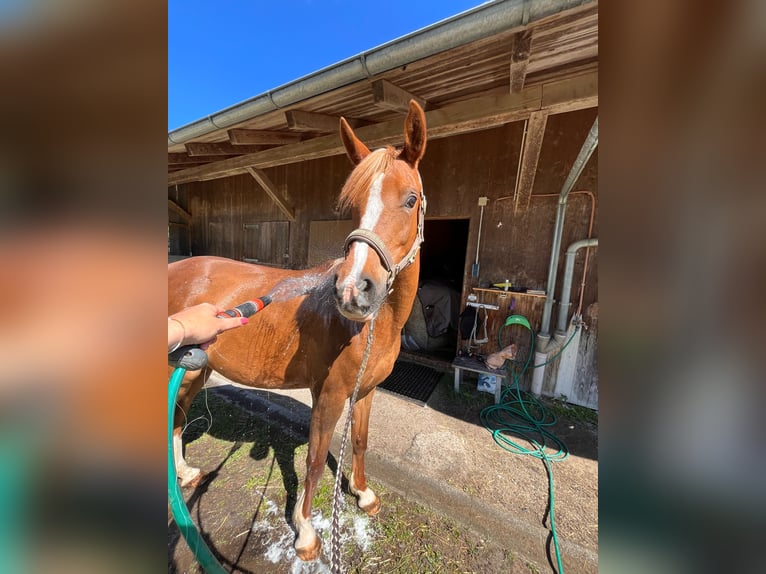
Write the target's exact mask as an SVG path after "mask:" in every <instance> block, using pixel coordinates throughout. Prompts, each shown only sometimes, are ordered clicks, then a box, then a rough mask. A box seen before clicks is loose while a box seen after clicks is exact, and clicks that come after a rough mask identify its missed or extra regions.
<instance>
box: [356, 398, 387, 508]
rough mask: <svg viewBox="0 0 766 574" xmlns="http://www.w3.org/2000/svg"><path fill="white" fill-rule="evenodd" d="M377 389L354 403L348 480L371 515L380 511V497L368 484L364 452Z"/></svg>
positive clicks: (357, 497)
mask: <svg viewBox="0 0 766 574" xmlns="http://www.w3.org/2000/svg"><path fill="white" fill-rule="evenodd" d="M374 392H375V389H373V390H372V391H370V392H369V393H368V394H367V395H366V396H365V397H364V398H362V399H359V400H358V401H357V402H356V404H355V405H354V421H353V425H352V426H351V443H352V445H353V449H354V455H353V458H352V461H351V478H350V479H349V481H348V486H349V490H350V491H351V494H353V495H354V496H356V504H357V506H358V507H359V508H361V509H362V510H363V511H364V512H366V513H367V514H368V515H369V516H375V515H376V514H377V513H378V512H380V499H379V498H378V496H377V495H376V494H375V492H373V490H372V489H371V488H370V487H369V486H367V479H366V477H365V473H364V454H365V452H367V431H368V428H369V424H370V408H371V406H372V396H373V393H374Z"/></svg>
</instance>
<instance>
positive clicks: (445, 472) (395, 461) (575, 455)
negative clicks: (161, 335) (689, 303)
mask: <svg viewBox="0 0 766 574" xmlns="http://www.w3.org/2000/svg"><path fill="white" fill-rule="evenodd" d="M209 384H210V386H215V387H217V388H216V393H217V394H218V395H220V396H222V397H224V398H225V399H226V400H229V401H231V402H233V403H235V404H238V405H239V406H240V407H243V408H246V409H247V410H248V411H250V412H252V414H253V416H255V417H260V418H266V419H268V420H269V421H270V424H274V423H275V422H276V423H277V424H285V425H286V424H291V425H297V426H298V427H302V428H304V429H305V428H307V427H308V416H309V412H310V410H309V408H308V407H309V406H310V403H311V398H310V394H309V392H308V391H305V390H301V391H278V392H273V391H272V392H268V391H261V390H257V391H256V390H253V389H249V388H239V387H237V386H236V385H233V384H231V383H230V382H229V381H227V380H226V379H223V378H222V377H219V376H216V375H214V377H213V378H212V379H211V382H210V383H209ZM475 384H476V382H475V379H473V378H466V382H465V383H464V386H463V388H462V389H461V393H460V394H458V395H456V394H455V393H454V392H453V391H452V375H451V374H449V373H446V374H445V376H444V378H443V379H442V381H440V383H439V385H438V387H437V389H436V390H435V391H434V393H433V394H432V396H431V398H430V399H429V401H428V404H427V406H420V405H418V404H415V403H412V402H409V401H407V400H404V399H402V398H399V397H397V396H395V395H391V394H388V393H386V392H383V391H377V394H376V398H375V400H374V402H373V407H372V415H371V421H370V440H369V451H368V454H367V471H368V475H369V476H370V477H371V478H373V479H375V480H377V481H379V482H380V483H382V484H384V485H385V486H386V487H387V488H388V489H389V490H391V491H392V492H395V493H398V494H399V495H401V496H402V497H403V498H405V499H407V500H412V501H415V502H417V503H418V504H421V505H423V506H426V507H430V508H432V509H434V510H435V511H437V512H439V513H440V514H443V515H445V516H446V517H448V518H451V519H453V520H455V521H456V522H457V523H459V524H463V525H465V526H466V527H468V528H470V529H471V530H472V531H474V532H475V533H477V534H478V535H479V536H481V537H482V538H486V539H488V540H491V541H493V542H494V543H496V544H498V545H501V546H503V547H504V548H508V549H509V550H511V551H512V552H513V553H514V554H516V555H518V556H520V557H523V560H522V562H523V563H528V564H532V565H536V566H530V571H535V568H539V571H541V572H544V571H551V567H550V565H549V564H550V557H549V552H548V547H549V546H551V543H550V540H549V538H550V537H549V530H548V528H547V527H546V526H544V524H545V525H547V524H548V522H547V507H548V482H547V475H546V471H545V467H544V465H543V463H542V462H541V461H539V460H537V459H535V458H533V457H528V456H521V455H515V454H511V453H508V452H505V451H503V450H502V449H501V448H500V447H499V446H497V445H496V444H495V443H494V441H493V439H492V436H491V434H490V433H489V432H488V431H487V430H486V429H485V428H484V427H483V426H482V425H481V423H480V421H479V412H480V410H481V409H482V408H483V407H484V406H486V405H489V404H492V402H493V397H492V396H491V395H488V394H485V393H477V392H476V387H475ZM343 420H345V413H344V416H343V418H342V419H341V422H343ZM341 428H342V424H339V425H338V429H339V430H338V431H337V432H336V436H335V440H334V442H333V448H332V452H333V453H337V452H338V446H339V444H340V435H339V432H340V429H341ZM553 432H554V433H555V434H556V435H557V436H559V437H560V438H562V439H563V440H564V441H565V442H566V443H567V445H568V446H569V449H570V456H569V458H567V459H566V460H565V461H563V462H559V463H556V464H554V465H553V473H554V479H555V500H556V506H555V518H556V524H557V528H558V532H559V541H560V544H561V553H562V556H563V562H564V569H565V571H566V572H567V573H570V574H571V573H579V572H586V573H590V572H597V571H598V564H597V552H598V460H597V448H598V444H597V429H596V427H595V425H593V424H590V423H584V422H577V421H573V420H566V419H563V418H562V419H560V421H559V423H558V424H557V425H556V427H554V429H553ZM348 456H349V455H348V454H347V459H346V460H347V463H346V467H348V465H349V463H348V460H349V458H348ZM299 478H300V480H302V479H303V477H302V476H300V477H299ZM384 502H385V501H384Z"/></svg>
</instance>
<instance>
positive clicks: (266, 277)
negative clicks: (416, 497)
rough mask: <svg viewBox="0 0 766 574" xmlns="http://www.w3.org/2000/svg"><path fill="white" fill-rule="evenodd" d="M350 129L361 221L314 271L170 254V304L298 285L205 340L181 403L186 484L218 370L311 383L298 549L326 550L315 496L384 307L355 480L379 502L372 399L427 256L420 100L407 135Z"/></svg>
mask: <svg viewBox="0 0 766 574" xmlns="http://www.w3.org/2000/svg"><path fill="white" fill-rule="evenodd" d="M341 138H342V140H343V144H344V146H345V148H346V152H347V154H348V156H349V158H350V159H351V161H352V162H353V163H354V164H355V168H354V170H353V171H352V173H351V175H349V177H348V180H347V181H346V184H345V185H344V187H343V190H342V192H341V195H340V200H339V205H340V206H341V207H342V208H347V209H350V211H351V216H352V220H353V223H354V227H355V231H354V232H352V233H351V235H349V237H348V239H347V240H346V245H345V250H346V256H345V258H344V259H339V260H336V261H329V262H327V263H325V264H323V265H320V266H318V267H315V268H313V269H309V270H305V271H291V270H283V269H274V268H270V267H262V266H258V265H251V264H247V263H241V262H237V261H233V260H229V259H223V258H219V257H194V258H190V259H186V260H183V261H179V262H177V263H172V264H170V265H169V266H168V303H169V309H168V311H169V313H174V312H176V311H178V310H180V309H182V308H184V307H188V306H190V305H194V304H196V303H200V302H203V301H208V302H211V303H214V304H216V305H218V306H220V307H222V308H230V307H233V306H235V305H237V304H239V303H242V302H243V301H246V300H251V299H254V298H256V297H259V296H262V295H264V294H266V293H269V292H271V291H272V290H274V289H275V287H277V286H279V288H277V289H276V291H275V293H277V294H278V293H279V292H280V289H281V288H282V287H284V286H285V285H287V286H289V287H290V288H289V289H287V291H293V294H298V296H295V297H291V298H284V299H285V300H280V298H278V297H276V296H275V299H274V302H273V303H272V304H271V305H269V306H268V307H266V308H265V309H264V310H263V311H261V312H260V313H258V314H257V315H254V316H253V317H252V318H251V320H250V322H249V324H248V325H245V326H243V327H241V328H239V329H234V330H233V331H227V332H226V333H223V334H221V335H219V337H218V340H217V341H216V342H215V343H214V344H213V345H211V346H210V348H209V349H208V355H209V358H210V360H209V366H208V368H206V369H204V370H203V371H201V372H190V373H187V376H186V378H185V381H184V385H183V386H182V388H181V391H180V392H179V395H178V406H177V408H176V415H175V421H174V423H175V427H176V430H175V439H174V446H175V456H176V468H177V473H178V476H179V478H180V480H181V484H182V485H191V484H196V482H197V481H198V480H199V478H200V476H201V474H200V471H199V469H195V468H191V467H189V466H188V465H187V464H186V462H185V460H184V459H183V455H182V452H181V434H180V432H181V425H182V423H183V421H184V413H186V412H188V410H189V406H190V405H191V402H192V400H193V399H194V396H195V395H196V394H197V393H198V392H199V390H200V389H201V388H202V386H203V385H204V382H205V381H206V380H207V378H208V376H209V375H210V368H212V369H214V370H216V371H217V372H219V373H221V374H222V375H224V376H225V377H227V378H229V379H231V380H233V381H236V382H239V383H242V384H245V385H249V386H252V387H257V388H266V389H270V388H286V389H289V388H306V387H308V388H310V389H311V396H312V399H313V406H312V411H311V425H310V430H309V445H308V447H309V448H308V456H307V459H306V468H307V474H306V478H305V482H304V490H303V492H302V493H301V495H300V496H299V498H298V502H297V504H296V506H295V511H294V512H293V522H294V526H295V528H296V530H297V533H298V536H297V539H296V541H295V549H296V553H297V554H298V556H299V557H300V558H302V559H304V560H313V559H315V558H316V557H317V556H318V553H319V549H320V546H321V542H320V540H319V537H318V536H317V535H316V533H315V532H314V529H313V527H312V526H311V522H310V520H311V504H312V499H313V496H314V492H315V490H316V486H317V484H318V482H319V479H320V478H321V475H322V472H323V471H324V466H325V462H326V459H327V454H328V449H329V445H330V440H331V438H332V435H333V431H334V429H335V426H336V423H337V422H338V419H339V418H340V415H341V414H342V412H343V407H344V404H345V402H346V400H347V399H348V398H349V397H350V396H351V394H352V392H353V389H354V384H355V382H356V377H357V373H358V370H359V365H360V362H361V358H362V354H363V352H364V348H365V344H366V340H367V334H368V329H369V321H370V320H371V319H373V318H374V319H375V331H374V341H373V345H372V348H371V351H370V359H369V363H368V366H367V369H366V371H365V373H364V377H363V379H362V382H361V386H360V389H359V395H358V400H357V402H356V404H355V406H354V411H353V423H354V424H353V425H352V427H351V441H352V447H353V458H352V472H351V478H350V480H349V484H350V490H351V492H352V493H353V494H355V495H356V496H357V503H358V505H359V506H360V508H362V509H363V510H364V511H366V512H367V513H369V514H375V513H377V512H378V510H379V508H380V502H379V500H378V497H377V496H376V495H375V493H374V492H373V491H372V490H371V489H370V488H368V487H367V482H366V478H365V472H364V454H365V451H366V449H367V430H368V426H369V416H370V405H371V403H372V398H373V394H374V390H375V387H376V386H377V385H378V384H380V383H381V382H382V381H383V380H384V379H385V378H386V377H387V376H388V375H389V374H390V373H391V371H392V369H393V366H394V362H395V360H396V357H397V356H398V354H399V346H400V333H401V330H402V327H403V326H404V323H405V322H406V321H407V318H408V317H409V314H410V311H411V309H412V304H413V302H414V300H415V295H416V293H417V285H418V273H419V268H420V259H419V247H420V242H421V241H422V231H423V218H424V214H425V196H424V194H423V186H422V182H421V179H420V175H419V173H418V163H419V161H420V159H421V158H422V157H423V154H424V152H425V145H426V124H425V115H424V113H423V110H422V109H421V108H420V107H419V106H418V105H417V104H416V103H415V102H410V108H409V113H408V114H407V118H406V120H405V123H404V147H403V148H401V149H394V148H391V147H389V148H385V149H379V150H375V151H374V152H370V150H369V149H368V148H367V147H366V146H365V145H364V144H363V143H362V142H361V141H360V140H359V139H358V138H357V137H356V136H355V134H354V132H353V131H352V130H351V128H350V127H349V125H348V123H347V122H346V121H345V120H343V119H341Z"/></svg>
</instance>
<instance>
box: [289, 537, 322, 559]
mask: <svg viewBox="0 0 766 574" xmlns="http://www.w3.org/2000/svg"><path fill="white" fill-rule="evenodd" d="M321 549H322V541H321V540H320V539H319V537H316V538H314V542H313V543H312V544H309V545H308V546H304V547H303V548H298V547H297V546H296V548H295V554H296V555H297V556H298V558H300V559H301V560H303V561H304V562H311V561H312V560H316V559H317V558H318V557H319V551H320V550H321Z"/></svg>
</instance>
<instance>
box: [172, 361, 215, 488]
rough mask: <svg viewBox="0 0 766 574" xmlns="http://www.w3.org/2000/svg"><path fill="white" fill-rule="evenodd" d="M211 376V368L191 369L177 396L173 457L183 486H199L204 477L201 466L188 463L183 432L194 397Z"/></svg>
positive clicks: (185, 376)
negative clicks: (185, 456)
mask: <svg viewBox="0 0 766 574" xmlns="http://www.w3.org/2000/svg"><path fill="white" fill-rule="evenodd" d="M209 376H210V370H209V369H203V370H202V371H189V372H187V373H186V374H185V375H184V380H183V383H182V384H181V388H180V389H179V391H178V397H177V398H176V408H175V415H174V418H173V458H174V459H175V465H176V475H177V476H178V478H179V480H180V482H181V486H182V487H194V486H197V485H198V484H199V483H200V481H201V480H202V479H203V478H204V474H203V472H202V471H201V470H200V469H199V468H195V467H192V466H189V465H188V464H187V463H186V459H185V458H184V452H183V438H182V436H181V432H182V431H183V427H184V425H185V424H186V423H187V422H188V421H187V414H188V413H189V408H190V407H191V404H192V402H193V401H194V397H196V396H197V394H198V393H199V391H200V390H201V389H202V387H203V386H204V385H205V381H206V380H207V378H208V377H209Z"/></svg>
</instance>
